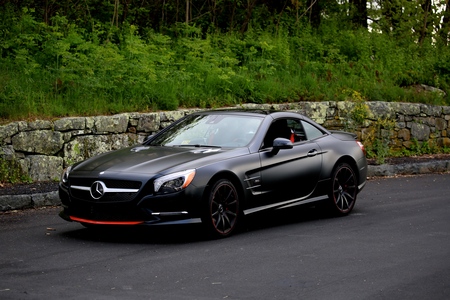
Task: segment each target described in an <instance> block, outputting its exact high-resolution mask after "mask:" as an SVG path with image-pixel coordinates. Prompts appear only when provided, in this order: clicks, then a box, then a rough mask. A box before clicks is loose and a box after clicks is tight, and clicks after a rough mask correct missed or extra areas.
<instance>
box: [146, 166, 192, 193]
mask: <svg viewBox="0 0 450 300" xmlns="http://www.w3.org/2000/svg"><path fill="white" fill-rule="evenodd" d="M194 176H195V170H186V171H182V172H176V173H172V174H169V175H165V176H162V177H160V178H158V179H156V180H155V182H154V183H153V185H154V188H155V193H157V192H160V193H163V194H167V193H173V192H178V191H181V190H183V189H185V188H187V187H188V185H189V184H190V183H191V182H192V180H193V179H194Z"/></svg>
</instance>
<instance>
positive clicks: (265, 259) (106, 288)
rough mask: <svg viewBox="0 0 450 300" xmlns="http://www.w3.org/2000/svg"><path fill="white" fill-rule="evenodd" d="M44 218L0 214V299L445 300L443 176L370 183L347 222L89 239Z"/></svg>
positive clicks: (288, 219)
mask: <svg viewBox="0 0 450 300" xmlns="http://www.w3.org/2000/svg"><path fill="white" fill-rule="evenodd" d="M58 211H59V209H56V208H50V209H49V208H47V209H42V210H29V211H24V212H18V213H10V214H2V215H0V299H45V300H49V299H450V174H437V175H424V176H419V177H402V178H386V179H375V180H373V179H372V180H370V181H369V182H368V185H367V186H366V188H365V189H364V191H363V192H362V193H361V194H360V195H359V199H358V202H357V204H356V206H355V210H354V211H353V213H352V214H351V215H349V216H347V217H342V218H331V217H328V216H326V215H325V214H323V213H322V212H321V211H320V210H318V209H315V208H306V207H303V208H301V209H296V210H293V211H289V212H287V211H286V212H282V213H276V214H265V215H259V216H257V217H252V218H249V219H248V220H247V227H248V229H247V230H243V231H242V232H240V233H238V234H237V235H234V236H232V237H230V238H227V239H223V240H206V239H204V238H203V236H202V235H200V234H199V233H198V227H197V226H189V227H186V226H184V227H171V228H166V227H158V228H153V229H152V228H143V229H128V230H120V231H112V232H111V231H109V232H93V231H90V230H87V229H84V228H83V227H82V226H81V225H79V224H76V223H67V222H65V221H63V220H62V219H60V218H59V217H58V216H57V213H58Z"/></svg>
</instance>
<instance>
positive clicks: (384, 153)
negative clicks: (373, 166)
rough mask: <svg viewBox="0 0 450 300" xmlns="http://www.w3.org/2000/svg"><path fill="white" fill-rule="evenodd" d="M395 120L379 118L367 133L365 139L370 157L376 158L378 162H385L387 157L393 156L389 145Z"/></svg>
mask: <svg viewBox="0 0 450 300" xmlns="http://www.w3.org/2000/svg"><path fill="white" fill-rule="evenodd" d="M394 125H395V121H393V120H388V119H378V120H377V121H376V122H375V123H374V124H373V125H372V126H371V127H370V129H371V131H369V132H368V133H367V135H368V136H367V138H366V140H365V141H364V145H365V149H366V152H367V157H368V158H375V159H376V162H377V163H378V164H382V163H384V162H385V159H386V158H387V157H389V156H391V154H392V151H391V149H390V147H389V143H390V141H391V136H392V131H393V129H394Z"/></svg>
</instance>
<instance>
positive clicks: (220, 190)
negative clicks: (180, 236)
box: [203, 179, 240, 238]
mask: <svg viewBox="0 0 450 300" xmlns="http://www.w3.org/2000/svg"><path fill="white" fill-rule="evenodd" d="M239 209H240V208H239V194H238V192H237V190H236V188H235V186H234V185H233V183H232V182H231V181H229V180H226V179H221V180H218V181H217V182H215V183H214V184H213V186H212V189H211V192H210V194H209V197H208V202H207V209H206V212H205V214H204V217H203V222H204V223H205V225H206V227H207V230H208V231H209V233H211V234H212V235H213V237H219V238H220V237H226V236H229V235H230V234H231V233H232V232H233V231H234V229H235V228H236V225H237V222H238V218H239Z"/></svg>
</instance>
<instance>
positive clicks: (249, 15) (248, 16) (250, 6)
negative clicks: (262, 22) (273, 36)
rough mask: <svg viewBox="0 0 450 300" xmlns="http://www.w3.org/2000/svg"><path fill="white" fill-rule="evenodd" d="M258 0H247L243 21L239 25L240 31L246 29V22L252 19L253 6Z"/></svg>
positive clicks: (242, 31)
mask: <svg viewBox="0 0 450 300" xmlns="http://www.w3.org/2000/svg"><path fill="white" fill-rule="evenodd" d="M257 1H258V0H247V14H246V18H245V21H244V23H243V24H242V26H241V33H244V32H246V31H247V29H248V24H249V23H250V20H251V19H252V13H253V8H254V7H255V5H256V2H257Z"/></svg>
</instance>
